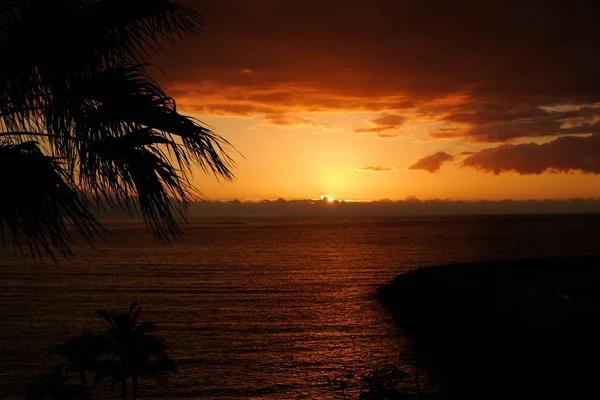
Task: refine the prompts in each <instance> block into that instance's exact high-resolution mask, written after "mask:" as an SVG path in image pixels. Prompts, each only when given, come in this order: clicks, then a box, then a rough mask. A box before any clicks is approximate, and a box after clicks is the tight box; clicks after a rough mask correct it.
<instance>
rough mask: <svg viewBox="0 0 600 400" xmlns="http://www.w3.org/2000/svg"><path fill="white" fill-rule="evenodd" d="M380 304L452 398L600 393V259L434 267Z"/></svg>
mask: <svg viewBox="0 0 600 400" xmlns="http://www.w3.org/2000/svg"><path fill="white" fill-rule="evenodd" d="M379 296H380V300H381V302H382V304H383V305H384V306H385V308H386V309H388V310H389V311H390V312H391V313H392V315H393V317H394V320H395V321H396V323H397V324H398V326H399V327H400V328H401V329H402V330H403V331H405V332H406V334H407V335H408V336H409V337H411V338H412V339H413V341H414V345H415V350H416V352H417V353H418V354H419V355H420V356H421V357H422V359H423V360H424V362H425V363H426V364H427V365H428V368H429V369H430V370H432V371H435V372H436V373H439V374H441V376H443V378H444V379H443V380H444V382H445V388H446V391H447V393H448V394H449V396H450V398H461V399H464V398H480V399H484V398H486V399H492V398H494V399H495V398H555V397H562V398H578V397H579V396H584V395H590V394H594V393H596V392H597V391H598V389H597V384H596V382H597V379H598V376H599V374H598V373H599V372H600V368H599V367H598V360H599V359H600V344H599V342H600V340H599V339H600V256H581V257H563V258H540V259H527V260H502V261H489V262H478V263H467V264H455V265H438V266H432V267H428V268H423V269H418V270H414V271H410V272H408V273H405V274H402V275H399V276H398V277H396V279H394V281H392V282H391V283H389V284H386V285H383V286H382V287H381V288H380V290H379Z"/></svg>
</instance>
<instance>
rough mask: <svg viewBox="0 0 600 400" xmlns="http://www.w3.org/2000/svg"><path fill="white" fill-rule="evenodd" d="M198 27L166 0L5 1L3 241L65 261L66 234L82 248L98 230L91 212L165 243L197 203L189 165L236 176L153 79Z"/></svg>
mask: <svg viewBox="0 0 600 400" xmlns="http://www.w3.org/2000/svg"><path fill="white" fill-rule="evenodd" d="M202 28H203V19H202V17H201V16H200V15H199V14H198V13H197V12H196V11H195V10H193V9H191V8H188V7H184V6H182V5H179V4H177V3H175V2H174V1H171V0H56V1H47V0H2V1H0V60H1V61H0V168H1V171H2V178H0V187H1V188H2V194H1V195H0V232H1V233H2V241H3V243H4V244H5V245H6V244H8V243H12V244H13V245H15V246H16V247H17V248H19V249H22V248H23V247H27V248H29V250H30V252H31V253H32V254H33V255H42V254H49V255H50V256H52V257H56V255H57V254H60V255H69V254H70V245H71V243H72V238H71V236H70V234H69V229H68V227H69V226H72V227H73V228H74V229H75V230H76V231H77V232H78V233H79V234H80V235H82V236H83V238H84V239H85V240H87V241H89V242H91V241H92V240H93V239H94V238H95V237H96V236H97V234H99V233H101V232H102V230H103V228H102V226H101V224H100V223H99V222H98V221H97V220H96V218H95V217H94V214H93V212H92V211H93V209H94V208H98V207H109V208H112V209H116V210H121V211H126V212H128V213H129V214H134V213H137V212H140V213H141V215H142V216H143V217H144V219H145V221H146V223H147V225H148V228H149V230H150V231H151V232H152V234H153V235H154V237H155V238H156V239H158V240H159V241H161V242H164V241H168V240H170V239H171V238H173V237H174V236H176V235H178V234H180V233H181V230H180V225H181V223H182V222H184V221H185V214H186V209H187V207H188V205H189V203H190V202H191V201H193V200H195V199H196V198H197V195H198V193H197V191H196V190H195V189H194V187H193V186H192V184H191V182H190V178H189V177H190V174H191V171H192V168H193V167H194V166H199V167H200V168H201V169H202V170H203V171H204V172H205V173H208V174H212V175H214V176H215V177H217V178H218V179H219V178H222V179H225V180H231V179H232V178H233V173H232V168H233V166H234V162H233V160H232V158H231V157H230V155H229V153H230V152H231V151H232V150H233V147H232V146H231V145H230V144H229V143H228V142H227V141H226V140H225V139H223V138H222V137H220V136H219V135H217V134H215V133H214V132H212V131H211V130H210V129H209V128H208V127H207V126H205V125H203V124H202V123H201V122H200V121H198V120H195V119H193V118H190V117H188V116H185V115H182V114H180V113H179V112H178V111H177V106H176V102H175V100H174V99H173V98H171V97H169V96H167V95H166V93H165V91H164V89H163V88H162V87H161V86H160V85H159V84H158V83H157V82H155V81H154V79H153V78H152V77H151V76H150V74H149V72H148V69H149V68H150V67H151V66H150V65H149V64H147V59H148V56H149V54H151V53H152V52H155V51H160V50H161V49H162V47H161V43H164V42H165V41H173V42H174V41H177V40H178V39H180V38H183V37H185V36H188V35H194V34H197V33H199V32H200V31H201V30H202ZM8 171H10V173H8Z"/></svg>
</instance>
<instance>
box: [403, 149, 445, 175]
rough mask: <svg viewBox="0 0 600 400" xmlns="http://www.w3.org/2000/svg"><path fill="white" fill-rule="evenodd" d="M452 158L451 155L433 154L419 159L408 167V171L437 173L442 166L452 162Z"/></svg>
mask: <svg viewBox="0 0 600 400" xmlns="http://www.w3.org/2000/svg"><path fill="white" fill-rule="evenodd" d="M453 159H454V156H452V155H451V154H448V153H445V152H443V151H439V152H437V153H435V154H431V155H429V156H426V157H423V158H421V159H420V160H419V161H417V162H416V163H415V164H414V165H411V166H410V167H408V169H422V170H424V171H428V172H431V173H433V172H438V171H439V170H440V168H441V167H442V164H444V163H446V162H449V161H452V160H453Z"/></svg>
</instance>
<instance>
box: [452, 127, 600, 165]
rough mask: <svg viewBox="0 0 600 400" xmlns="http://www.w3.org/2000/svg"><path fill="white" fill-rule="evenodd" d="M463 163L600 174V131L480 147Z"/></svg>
mask: <svg viewBox="0 0 600 400" xmlns="http://www.w3.org/2000/svg"><path fill="white" fill-rule="evenodd" d="M463 165H464V166H465V167H469V168H475V169H478V170H481V171H486V172H493V173H494V174H499V173H501V172H509V171H510V172H516V173H519V174H541V173H543V172H546V171H548V172H569V171H580V172H584V173H591V174H600V135H592V136H589V137H561V138H558V139H555V140H553V141H551V142H548V143H544V144H536V143H528V144H518V145H512V144H505V145H502V146H499V147H495V148H489V149H484V150H481V151H478V152H476V153H474V154H472V155H470V156H468V157H467V158H466V159H465V160H464V161H463Z"/></svg>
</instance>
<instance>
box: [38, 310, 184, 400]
mask: <svg viewBox="0 0 600 400" xmlns="http://www.w3.org/2000/svg"><path fill="white" fill-rule="evenodd" d="M140 313H141V308H140V307H139V306H138V305H137V303H133V304H131V306H130V307H129V310H128V311H127V312H109V311H104V310H99V311H98V312H97V314H98V316H100V317H101V318H102V319H104V320H105V321H106V322H107V323H108V325H109V326H108V328H107V329H106V331H104V332H103V333H96V334H95V333H93V332H85V333H84V334H82V335H80V336H77V337H75V338H73V339H70V340H68V341H67V342H66V343H65V344H63V345H59V346H56V347H54V348H53V352H54V353H56V354H59V355H61V356H63V357H64V361H65V363H64V364H63V365H60V366H57V367H55V368H54V369H53V370H52V372H50V373H47V374H41V375H39V376H37V377H36V378H35V380H34V381H33V382H31V383H30V384H29V385H27V399H28V400H46V399H47V400H58V399H60V400H86V399H88V400H89V399H91V398H92V393H93V391H94V390H97V388H98V385H99V384H100V382H101V381H103V380H106V379H109V380H110V381H111V387H112V388H113V389H114V388H115V387H116V385H117V384H120V389H121V390H120V397H121V399H122V400H126V399H127V398H131V399H132V400H136V399H137V398H138V392H139V384H140V378H142V377H158V376H161V375H164V374H168V373H173V372H175V371H176V366H175V363H174V362H173V361H172V360H171V359H170V358H169V357H168V355H167V349H166V346H165V344H164V342H163V340H162V339H161V338H159V337H157V336H155V335H152V334H151V333H152V332H154V331H155V330H156V325H155V324H154V323H153V322H149V321H145V322H138V319H139V316H140ZM72 374H75V379H74V378H73V376H72ZM90 376H91V377H93V379H92V381H91V382H90ZM129 381H131V392H130V393H131V395H130V396H128V393H129V391H128V384H129Z"/></svg>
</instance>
